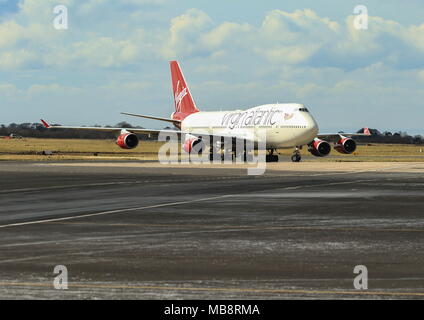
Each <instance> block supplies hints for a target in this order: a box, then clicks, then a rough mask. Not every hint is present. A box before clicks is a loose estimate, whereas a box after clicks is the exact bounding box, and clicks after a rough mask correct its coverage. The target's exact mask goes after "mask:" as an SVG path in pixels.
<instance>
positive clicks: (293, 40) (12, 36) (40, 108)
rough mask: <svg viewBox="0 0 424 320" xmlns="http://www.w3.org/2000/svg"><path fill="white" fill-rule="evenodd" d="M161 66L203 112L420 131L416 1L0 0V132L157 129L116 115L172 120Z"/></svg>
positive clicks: (421, 53)
mask: <svg viewBox="0 0 424 320" xmlns="http://www.w3.org/2000/svg"><path fill="white" fill-rule="evenodd" d="M57 5H64V6H66V8H67V10H68V28H67V29H62V30H57V29H55V28H54V25H53V22H54V19H55V18H56V16H57V14H55V13H54V12H53V9H54V7H55V6H57ZM357 5H365V6H366V7H367V9H368V14H369V18H368V29H366V30H357V29H356V28H355V27H354V22H355V19H357V16H356V15H355V13H354V8H355V7H356V6H357ZM169 60H178V61H179V62H180V65H181V67H182V69H183V72H184V74H185V76H186V79H187V81H188V83H189V86H190V89H191V91H192V94H193V96H194V99H195V100H196V103H197V105H198V107H199V108H200V109H201V110H202V111H214V110H235V109H245V108H249V107H253V106H256V105H260V104H268V103H276V102H280V103H284V102H287V103H290V102H296V103H303V104H305V105H306V106H307V107H308V108H309V110H310V111H311V113H312V114H313V115H314V117H315V118H316V119H317V121H318V123H319V125H320V128H321V130H322V131H330V130H331V131H334V130H336V131H340V130H343V131H348V130H357V129H359V128H362V127H364V126H368V127H371V128H377V129H379V130H380V131H385V130H389V131H398V130H402V131H407V132H409V133H412V134H424V126H423V118H424V111H423V110H424V109H423V104H424V102H423V101H424V90H423V87H424V2H423V1H421V0H409V1H407V2H402V1H400V0H399V1H393V0H387V1H384V3H383V2H382V1H380V0H368V1H365V0H364V1H360V2H359V1H350V0H344V1H339V0H320V1H316V0H296V1H291V0H286V1H271V0H270V1H242V0H232V1H206V0H187V1H185V0H180V1H172V0H120V1H116V0H86V1H78V0H21V1H11V0H0V110H1V111H2V112H1V113H0V115H1V116H0V123H3V124H8V123H12V122H15V123H22V122H38V121H39V119H40V118H41V117H42V118H45V119H46V120H48V121H50V122H52V123H60V124H63V125H95V124H98V125H113V124H116V123H118V122H121V121H128V122H130V123H132V124H134V125H141V126H144V127H152V128H162V127H164V126H166V124H163V123H161V122H159V123H158V122H153V121H150V120H143V119H138V118H129V117H126V116H123V115H121V114H120V112H121V111H127V112H134V113H143V114H150V115H157V116H160V117H169V115H170V114H171V113H172V112H173V108H174V107H173V100H172V90H171V82H170V74H169V63H168V61H169Z"/></svg>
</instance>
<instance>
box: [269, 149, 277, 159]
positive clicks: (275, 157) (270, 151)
mask: <svg viewBox="0 0 424 320" xmlns="http://www.w3.org/2000/svg"><path fill="white" fill-rule="evenodd" d="M274 151H275V149H269V150H268V152H269V154H267V155H266V162H278V155H276V154H274Z"/></svg>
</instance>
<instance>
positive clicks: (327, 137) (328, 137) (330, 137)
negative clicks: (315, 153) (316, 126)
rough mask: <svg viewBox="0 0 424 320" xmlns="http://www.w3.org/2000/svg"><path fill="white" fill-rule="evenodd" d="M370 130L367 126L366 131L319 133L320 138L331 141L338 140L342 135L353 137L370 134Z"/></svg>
mask: <svg viewBox="0 0 424 320" xmlns="http://www.w3.org/2000/svg"><path fill="white" fill-rule="evenodd" d="M370 135H371V134H370V132H369V130H367V128H365V130H364V133H345V132H339V133H320V134H318V135H317V138H318V139H322V140H326V141H331V142H337V141H339V140H340V138H342V137H353V136H365V137H368V136H370Z"/></svg>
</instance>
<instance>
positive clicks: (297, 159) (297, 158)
mask: <svg viewBox="0 0 424 320" xmlns="http://www.w3.org/2000/svg"><path fill="white" fill-rule="evenodd" d="M300 160H302V156H301V155H300V150H299V147H296V149H295V150H294V152H293V155H292V156H291V161H293V162H300Z"/></svg>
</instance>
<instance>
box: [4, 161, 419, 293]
mask: <svg viewBox="0 0 424 320" xmlns="http://www.w3.org/2000/svg"><path fill="white" fill-rule="evenodd" d="M0 177H1V179H0V234H1V237H0V298H2V299H19V298H24V299H28V298H38V299H295V298H307V299H323V298H324V299H325V298H331V299H356V298H362V299H369V298H377V299H388V298H393V299H398V298H400V299H423V298H424V250H423V249H422V248H423V247H424V197H423V190H424V163H384V164H364V163H353V164H349V163H324V164H322V163H313V164H310V163H307V162H305V163H301V164H299V166H297V167H296V166H295V164H291V163H278V164H272V165H271V166H269V167H268V169H267V171H266V173H265V174H264V175H259V176H249V175H247V174H246V168H244V167H238V166H227V167H220V166H210V167H208V166H173V167H166V166H162V165H159V164H157V163H149V162H147V163H139V162H128V163H127V162H122V163H116V162H114V163H75V162H69V163H66V162H65V163H17V162H4V163H0ZM56 265H64V266H66V267H67V269H68V275H69V289H68V290H56V289H54V287H53V280H54V278H55V274H54V273H53V270H54V267H55V266H56ZM357 265H364V266H366V267H367V269H368V275H369V280H368V290H356V289H354V286H353V281H354V278H355V277H356V276H357V275H356V274H354V273H353V270H354V267H355V266H357Z"/></svg>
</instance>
